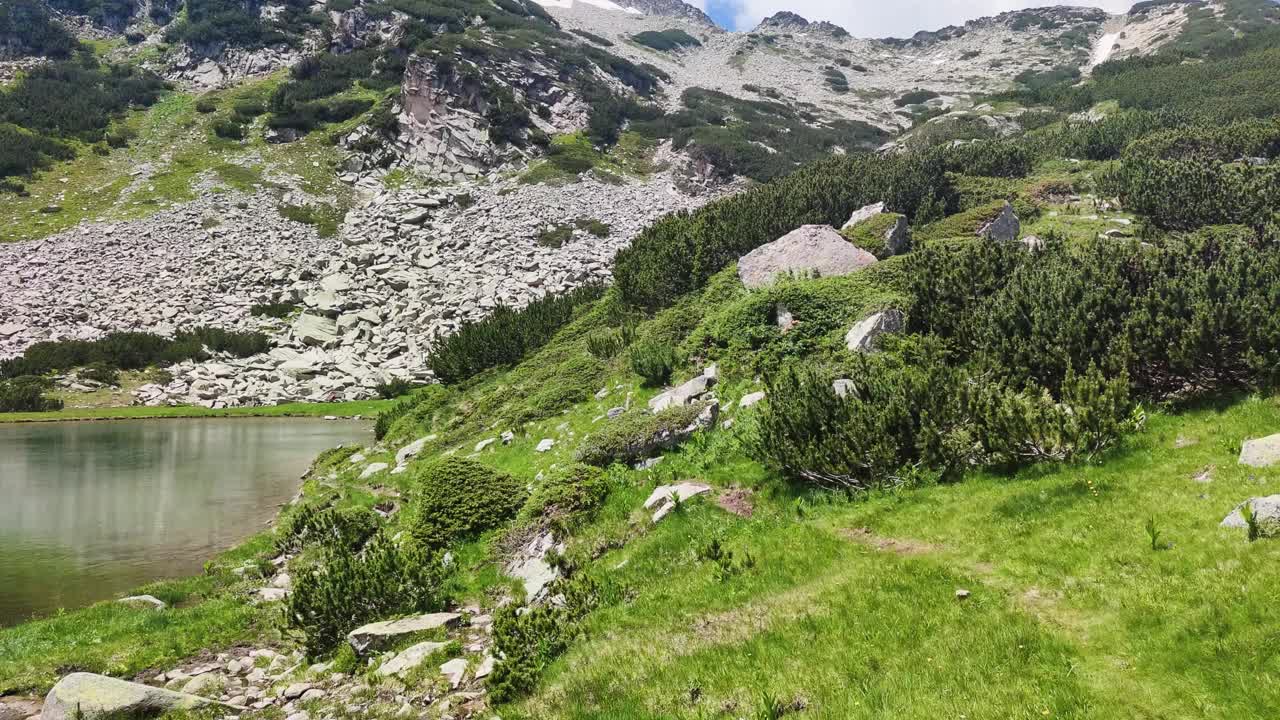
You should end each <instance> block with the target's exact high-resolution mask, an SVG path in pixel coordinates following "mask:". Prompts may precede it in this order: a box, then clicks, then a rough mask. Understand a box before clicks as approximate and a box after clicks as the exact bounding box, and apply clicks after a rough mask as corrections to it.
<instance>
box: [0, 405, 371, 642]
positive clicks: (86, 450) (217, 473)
mask: <svg viewBox="0 0 1280 720" xmlns="http://www.w3.org/2000/svg"><path fill="white" fill-rule="evenodd" d="M370 440H372V428H371V427H370V426H369V425H368V424H364V423H358V422H346V421H325V420H320V419H296V418H269V419H268V418H234V419H231V418H210V419H199V420H173V419H169V420H123V421H112V422H78V423H33V424H22V425H0V626H4V625H12V624H14V623H17V622H21V621H22V620H25V619H29V618H31V617H33V616H43V615H47V614H49V613H51V612H53V611H55V610H57V609H58V608H76V607H82V606H84V605H88V604H90V603H93V602H95V601H98V600H102V599H105V598H110V597H113V596H115V595H117V594H119V593H121V592H124V591H126V590H130V589H132V588H135V587H137V586H139V585H142V584H144V583H147V582H150V581H152V580H157V579H162V578H173V577H181V576H185V575H193V574H197V573H199V572H201V570H202V568H203V566H204V563H205V561H206V560H208V559H210V558H211V557H213V556H214V555H215V554H217V553H218V552H219V551H222V550H225V549H227V548H230V547H232V546H234V545H236V544H237V543H239V542H241V541H243V540H244V539H246V538H247V537H249V536H250V535H252V534H254V533H255V532H257V531H258V530H260V529H261V528H262V527H263V525H264V524H265V523H267V522H268V521H270V520H271V518H272V517H273V516H274V515H275V514H276V512H277V511H278V510H279V506H280V505H281V504H282V503H286V502H288V501H289V500H290V498H292V497H293V495H294V494H295V493H296V492H297V490H298V487H299V486H300V483H301V476H302V474H303V473H304V472H306V470H307V468H308V466H309V465H310V463H311V461H312V460H314V459H315V457H316V455H317V454H319V453H320V451H322V450H324V449H326V448H330V447H334V446H336V445H341V444H343V443H349V442H368V441H370Z"/></svg>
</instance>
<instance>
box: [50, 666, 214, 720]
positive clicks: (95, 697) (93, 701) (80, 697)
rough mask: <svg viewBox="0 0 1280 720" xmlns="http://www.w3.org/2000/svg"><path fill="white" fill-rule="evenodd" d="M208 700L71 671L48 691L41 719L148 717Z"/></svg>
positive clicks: (201, 703) (90, 719) (204, 703)
mask: <svg viewBox="0 0 1280 720" xmlns="http://www.w3.org/2000/svg"><path fill="white" fill-rule="evenodd" d="M208 704H210V701H208V700H206V699H204V698H202V697H198V696H196V695H188V694H186V693H179V692H173V691H171V690H164V689H161V688H154V687H150V686H147V685H139V684H138V683H131V682H127V681H125V680H118V679H116V678H111V677H106V676H104V675H94V674H92V673H71V674H70V675H67V676H66V677H64V678H62V679H61V680H59V681H58V684H57V685H54V686H53V689H52V690H50V691H49V695H48V697H46V698H45V701H44V709H43V710H42V711H41V713H40V718H41V720H98V718H113V717H149V716H153V715H159V714H161V713H164V712H168V711H170V710H190V709H192V708H197V707H200V706H202V705H208Z"/></svg>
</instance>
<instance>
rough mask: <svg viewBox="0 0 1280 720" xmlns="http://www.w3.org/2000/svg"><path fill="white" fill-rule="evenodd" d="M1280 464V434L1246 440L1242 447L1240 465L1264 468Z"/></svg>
mask: <svg viewBox="0 0 1280 720" xmlns="http://www.w3.org/2000/svg"><path fill="white" fill-rule="evenodd" d="M1276 463H1280V434H1277V435H1270V436H1267V437H1264V438H1257V439H1255V440H1246V441H1245V442H1244V444H1243V445H1241V446H1240V464H1241V465H1248V466H1249V467H1255V468H1264V467H1271V466H1272V465H1275V464H1276Z"/></svg>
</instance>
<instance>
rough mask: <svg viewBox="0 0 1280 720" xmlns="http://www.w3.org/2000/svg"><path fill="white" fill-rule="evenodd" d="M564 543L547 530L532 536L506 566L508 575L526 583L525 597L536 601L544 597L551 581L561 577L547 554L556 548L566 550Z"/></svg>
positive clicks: (529, 600) (532, 601)
mask: <svg viewBox="0 0 1280 720" xmlns="http://www.w3.org/2000/svg"><path fill="white" fill-rule="evenodd" d="M564 548H565V546H564V543H557V542H556V537H555V534H554V533H552V532H551V531H550V530H545V531H543V532H541V533H539V534H537V535H535V536H534V537H533V538H531V539H530V540H529V541H528V542H527V543H525V544H524V546H523V547H521V548H520V551H519V552H518V553H516V556H515V557H514V558H512V559H511V560H510V561H509V562H508V563H507V566H506V568H505V570H506V572H507V574H508V575H510V576H511V577H513V578H516V579H517V580H519V581H520V582H521V583H523V584H524V594H525V599H526V600H527V601H528V602H530V603H536V602H538V601H540V600H542V599H543V596H544V595H546V590H547V588H548V587H550V585H551V583H553V582H555V581H556V580H557V579H558V578H559V577H560V571H559V570H558V569H556V568H555V567H553V566H552V565H551V564H550V563H548V562H547V560H546V558H547V555H548V554H549V553H550V552H551V551H552V550H555V551H556V552H563V551H564Z"/></svg>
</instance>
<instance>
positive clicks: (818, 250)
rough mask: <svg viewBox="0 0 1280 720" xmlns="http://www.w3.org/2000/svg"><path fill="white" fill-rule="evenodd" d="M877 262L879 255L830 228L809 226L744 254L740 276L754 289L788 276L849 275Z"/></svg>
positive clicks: (740, 264) (739, 270) (739, 268)
mask: <svg viewBox="0 0 1280 720" xmlns="http://www.w3.org/2000/svg"><path fill="white" fill-rule="evenodd" d="M875 262H876V257H875V255H872V254H871V253H869V252H867V251H866V250H863V249H861V248H858V247H856V246H855V245H853V243H850V242H849V241H848V240H846V239H844V238H843V237H841V236H840V233H838V232H836V230H835V228H833V227H831V226H830V225H805V226H803V227H801V228H800V229H798V230H794V231H792V232H790V233H788V234H786V235H784V236H782V237H781V238H779V239H777V240H774V241H773V242H771V243H769V244H767V245H762V246H760V247H758V248H756V249H755V250H752V251H751V252H749V253H747V254H746V255H744V256H743V257H742V258H741V259H739V260H738V277H739V278H741V279H742V284H743V285H746V286H747V287H748V288H751V289H753V290H754V289H757V288H762V287H765V286H767V285H769V284H770V283H772V282H773V281H774V280H775V279H776V278H777V277H778V276H779V275H785V274H787V273H796V274H802V275H814V276H817V277H832V276H838V275H849V274H850V273H854V272H857V271H858V270H861V269H863V268H865V267H867V266H868V265H874V264H875Z"/></svg>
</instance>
